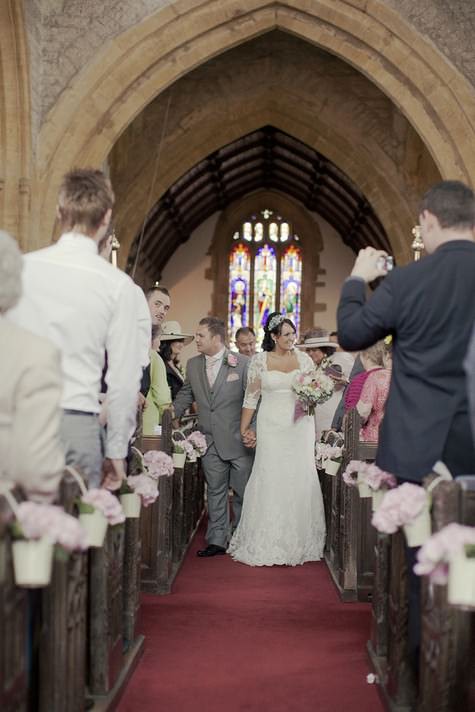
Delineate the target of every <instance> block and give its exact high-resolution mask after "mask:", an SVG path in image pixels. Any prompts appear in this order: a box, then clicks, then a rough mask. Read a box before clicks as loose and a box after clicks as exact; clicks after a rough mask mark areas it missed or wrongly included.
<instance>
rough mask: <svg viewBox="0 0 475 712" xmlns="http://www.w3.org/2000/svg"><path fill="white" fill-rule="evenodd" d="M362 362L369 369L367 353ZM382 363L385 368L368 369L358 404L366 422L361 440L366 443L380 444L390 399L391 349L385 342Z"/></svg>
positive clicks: (358, 408) (357, 408)
mask: <svg viewBox="0 0 475 712" xmlns="http://www.w3.org/2000/svg"><path fill="white" fill-rule="evenodd" d="M376 345H377V344H376ZM373 348H374V347H373ZM362 361H363V363H364V364H365V368H367V366H368V365H369V359H368V358H367V355H366V352H365V351H363V353H362ZM381 362H382V365H383V368H374V367H373V368H369V369H368V368H367V370H366V373H367V374H368V375H367V378H366V380H365V382H364V385H363V388H362V390H361V395H360V398H359V401H358V403H357V404H356V410H357V411H358V413H359V414H360V416H361V417H362V419H363V422H364V425H363V427H362V428H361V432H360V440H363V441H365V442H375V443H377V442H378V439H379V426H380V425H381V421H382V420H383V416H384V407H385V405H386V400H387V398H388V393H389V385H390V383H391V349H390V346H389V345H386V344H385V342H383V354H382V358H381Z"/></svg>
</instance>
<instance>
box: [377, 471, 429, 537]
mask: <svg viewBox="0 0 475 712" xmlns="http://www.w3.org/2000/svg"><path fill="white" fill-rule="evenodd" d="M427 501H428V495H427V493H426V491H425V489H424V488H423V487H420V486H419V485H413V484H411V483H410V482H404V484H402V485H400V486H399V487H396V488H395V489H392V490H390V491H389V492H387V493H386V494H385V496H384V499H383V501H382V503H381V505H380V507H379V509H378V510H377V511H376V512H374V514H373V519H372V524H373V526H374V527H375V528H376V529H377V530H378V531H380V532H383V533H385V534H394V532H396V531H397V530H398V529H399V528H400V527H402V526H403V525H404V524H410V523H411V522H413V521H414V519H415V518H416V517H417V516H418V515H419V514H420V513H421V512H422V511H423V509H424V507H426V506H427Z"/></svg>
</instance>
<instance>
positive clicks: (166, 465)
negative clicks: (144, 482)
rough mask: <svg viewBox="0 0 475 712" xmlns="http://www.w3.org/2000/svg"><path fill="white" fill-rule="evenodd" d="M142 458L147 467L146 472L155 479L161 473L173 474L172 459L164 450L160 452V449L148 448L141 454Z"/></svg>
mask: <svg viewBox="0 0 475 712" xmlns="http://www.w3.org/2000/svg"><path fill="white" fill-rule="evenodd" d="M180 445H181V443H180ZM143 460H144V464H145V467H146V468H147V473H148V474H149V475H150V477H153V478H154V479H155V480H156V479H158V478H159V477H160V476H161V475H168V476H170V475H173V471H174V467H173V460H172V458H171V457H170V455H167V453H166V452H162V451H161V450H149V451H148V452H146V453H145V455H144V456H143Z"/></svg>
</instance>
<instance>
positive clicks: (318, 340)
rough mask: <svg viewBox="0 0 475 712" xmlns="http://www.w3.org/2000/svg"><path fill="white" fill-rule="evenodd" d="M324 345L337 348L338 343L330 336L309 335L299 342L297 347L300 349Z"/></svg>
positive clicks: (316, 347) (319, 347)
mask: <svg viewBox="0 0 475 712" xmlns="http://www.w3.org/2000/svg"><path fill="white" fill-rule="evenodd" d="M322 346H323V347H324V346H327V347H330V348H332V349H336V347H337V346H338V344H335V342H334V341H330V339H329V338H328V336H309V337H307V338H306V339H305V340H304V342H303V343H302V344H297V348H299V349H321V348H322Z"/></svg>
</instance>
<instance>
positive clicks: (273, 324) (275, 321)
mask: <svg viewBox="0 0 475 712" xmlns="http://www.w3.org/2000/svg"><path fill="white" fill-rule="evenodd" d="M284 319H285V316H283V314H275V316H273V317H272V319H271V320H270V321H269V323H268V324H267V331H272V330H273V329H275V328H276V326H279V324H282V322H283V321H284Z"/></svg>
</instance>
